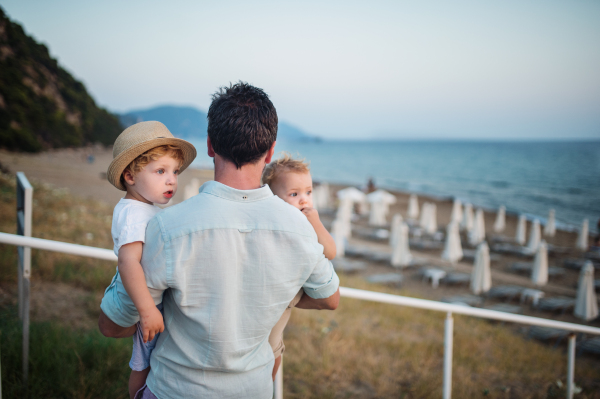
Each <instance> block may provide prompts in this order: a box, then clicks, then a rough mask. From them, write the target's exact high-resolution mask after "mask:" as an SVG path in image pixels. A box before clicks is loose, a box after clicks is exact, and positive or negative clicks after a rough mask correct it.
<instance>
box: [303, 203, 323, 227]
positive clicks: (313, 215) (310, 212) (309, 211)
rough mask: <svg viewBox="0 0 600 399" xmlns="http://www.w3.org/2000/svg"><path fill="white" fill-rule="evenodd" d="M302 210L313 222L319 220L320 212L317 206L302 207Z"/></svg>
mask: <svg viewBox="0 0 600 399" xmlns="http://www.w3.org/2000/svg"><path fill="white" fill-rule="evenodd" d="M300 211H301V212H302V213H303V214H304V216H306V218H307V219H308V221H309V222H310V223H311V224H312V223H314V222H316V221H317V220H319V212H318V211H317V210H316V209H315V208H309V207H306V208H302V209H301V210H300Z"/></svg>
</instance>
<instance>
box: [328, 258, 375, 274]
mask: <svg viewBox="0 0 600 399" xmlns="http://www.w3.org/2000/svg"><path fill="white" fill-rule="evenodd" d="M331 263H332V264H333V268H334V270H335V271H336V272H344V273H348V274H351V273H357V272H361V271H363V270H366V269H367V262H364V261H360V260H353V259H348V258H345V257H340V258H335V259H334V260H332V261H331Z"/></svg>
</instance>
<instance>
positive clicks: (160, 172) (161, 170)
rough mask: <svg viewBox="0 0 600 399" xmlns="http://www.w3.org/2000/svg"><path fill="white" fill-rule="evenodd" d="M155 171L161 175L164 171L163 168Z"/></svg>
mask: <svg viewBox="0 0 600 399" xmlns="http://www.w3.org/2000/svg"><path fill="white" fill-rule="evenodd" d="M156 173H158V174H159V175H162V174H163V173H165V170H164V169H159V170H157V171H156Z"/></svg>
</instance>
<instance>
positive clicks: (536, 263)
mask: <svg viewBox="0 0 600 399" xmlns="http://www.w3.org/2000/svg"><path fill="white" fill-rule="evenodd" d="M531 281H532V282H533V284H535V285H537V286H542V285H546V284H547V283H548V246H547V245H546V241H544V240H542V241H541V242H540V245H539V246H538V249H537V252H536V253H535V259H534V260H533V269H532V270H531Z"/></svg>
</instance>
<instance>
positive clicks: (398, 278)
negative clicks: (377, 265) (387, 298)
mask: <svg viewBox="0 0 600 399" xmlns="http://www.w3.org/2000/svg"><path fill="white" fill-rule="evenodd" d="M402 280H403V278H402V275H401V274H398V273H384V274H372V275H370V276H368V277H367V281H368V282H369V283H374V284H386V285H393V286H399V285H400V284H402Z"/></svg>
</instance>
